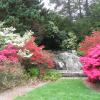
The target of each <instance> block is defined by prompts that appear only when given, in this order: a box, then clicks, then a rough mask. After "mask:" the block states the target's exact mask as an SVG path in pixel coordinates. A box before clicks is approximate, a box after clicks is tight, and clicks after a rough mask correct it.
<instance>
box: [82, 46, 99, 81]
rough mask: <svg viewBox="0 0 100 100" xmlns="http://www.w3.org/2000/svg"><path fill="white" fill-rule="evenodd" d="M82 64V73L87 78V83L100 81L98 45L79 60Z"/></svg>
mask: <svg viewBox="0 0 100 100" xmlns="http://www.w3.org/2000/svg"><path fill="white" fill-rule="evenodd" d="M80 60H81V62H82V63H83V67H82V69H83V71H84V73H85V74H86V75H87V76H88V79H89V81H91V82H96V81H100V45H97V46H96V47H94V48H91V49H90V50H89V52H88V54H87V55H86V56H84V57H81V58H80Z"/></svg>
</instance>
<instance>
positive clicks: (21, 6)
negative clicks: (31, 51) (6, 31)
mask: <svg viewBox="0 0 100 100" xmlns="http://www.w3.org/2000/svg"><path fill="white" fill-rule="evenodd" d="M40 3H41V2H40V0H0V20H1V21H5V25H7V26H13V27H15V28H16V29H17V32H20V33H21V34H22V33H23V31H26V30H30V29H31V30H34V31H38V29H39V21H40V20H41V19H42V17H41V15H40V12H41V8H42V7H41V5H40ZM36 27H37V28H36Z"/></svg>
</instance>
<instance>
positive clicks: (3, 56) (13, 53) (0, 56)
mask: <svg viewBox="0 0 100 100" xmlns="http://www.w3.org/2000/svg"><path fill="white" fill-rule="evenodd" d="M17 52H18V50H17V48H15V47H14V46H13V45H12V44H8V45H7V46H5V48H4V49H3V50H1V51H0V62H1V61H5V60H9V61H11V62H13V63H18V55H17Z"/></svg>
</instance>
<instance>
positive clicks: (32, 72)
mask: <svg viewBox="0 0 100 100" xmlns="http://www.w3.org/2000/svg"><path fill="white" fill-rule="evenodd" d="M28 74H29V75H30V77H38V76H39V75H40V71H39V68H37V67H33V68H30V69H29V70H28Z"/></svg>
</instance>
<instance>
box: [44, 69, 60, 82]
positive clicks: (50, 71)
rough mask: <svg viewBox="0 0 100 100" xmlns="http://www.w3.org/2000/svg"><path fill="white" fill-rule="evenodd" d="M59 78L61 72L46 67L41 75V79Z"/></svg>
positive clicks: (52, 79)
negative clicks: (42, 75)
mask: <svg viewBox="0 0 100 100" xmlns="http://www.w3.org/2000/svg"><path fill="white" fill-rule="evenodd" d="M59 78H61V74H60V73H59V72H58V71H57V70H53V69H48V70H46V73H45V75H44V77H43V80H51V81H54V80H57V79H59Z"/></svg>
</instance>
